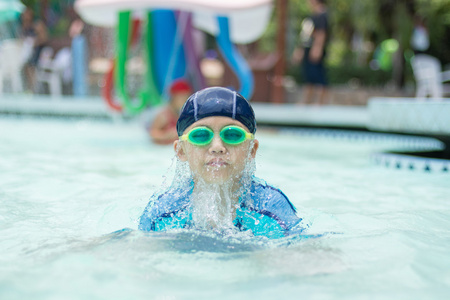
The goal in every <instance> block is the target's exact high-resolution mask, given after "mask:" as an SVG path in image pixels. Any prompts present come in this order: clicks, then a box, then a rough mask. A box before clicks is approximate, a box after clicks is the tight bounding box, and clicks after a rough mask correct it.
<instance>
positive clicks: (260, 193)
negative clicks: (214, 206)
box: [139, 178, 308, 239]
mask: <svg viewBox="0 0 450 300" xmlns="http://www.w3.org/2000/svg"><path fill="white" fill-rule="evenodd" d="M192 191H193V184H191V186H190V188H187V189H184V190H183V189H180V188H178V189H177V188H169V189H168V190H167V191H166V192H164V193H163V194H161V195H159V196H158V197H155V199H154V200H153V201H150V202H149V204H148V205H147V207H146V208H145V210H144V213H143V214H142V216H141V218H140V222H139V229H140V230H142V231H167V230H170V229H180V228H195V224H194V222H193V220H192V213H191V205H190V196H191V194H192ZM247 198H250V199H249V200H246V201H242V200H240V201H239V204H240V206H239V208H237V209H236V218H235V219H234V221H233V224H234V226H235V227H236V228H237V229H239V230H240V231H248V230H250V231H251V232H252V233H253V235H254V236H265V237H268V238H272V239H276V238H281V237H284V236H287V235H290V234H292V233H300V232H302V231H303V230H304V229H306V228H307V227H308V225H307V224H306V223H305V222H303V220H302V219H301V218H299V217H298V216H297V214H296V209H295V208H294V206H293V205H292V203H291V202H290V201H289V199H288V198H287V197H286V196H285V195H284V194H283V192H281V191H280V190H279V189H276V188H274V187H272V186H270V185H268V184H266V183H265V182H263V181H261V180H259V179H257V178H253V180H252V182H251V185H250V193H249V197H247Z"/></svg>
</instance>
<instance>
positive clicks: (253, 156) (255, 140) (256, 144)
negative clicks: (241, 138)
mask: <svg viewBox="0 0 450 300" xmlns="http://www.w3.org/2000/svg"><path fill="white" fill-rule="evenodd" d="M258 148H259V141H258V140H257V139H254V140H253V147H252V149H251V150H250V155H251V157H252V158H255V156H256V152H257V151H258Z"/></svg>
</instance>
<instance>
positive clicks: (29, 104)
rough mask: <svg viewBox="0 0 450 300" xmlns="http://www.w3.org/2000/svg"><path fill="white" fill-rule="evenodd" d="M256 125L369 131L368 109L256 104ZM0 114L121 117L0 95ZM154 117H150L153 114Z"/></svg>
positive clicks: (74, 101)
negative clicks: (367, 129)
mask: <svg viewBox="0 0 450 300" xmlns="http://www.w3.org/2000/svg"><path fill="white" fill-rule="evenodd" d="M252 106H253V108H254V110H255V114H256V117H257V122H258V123H259V124H261V125H281V126H312V127H333V128H346V129H351V128H354V129H366V128H367V122H368V111H367V107H366V106H339V105H327V106H317V105H298V104H271V103H259V102H253V103H252ZM0 114H12V115H42V116H67V117H93V118H104V119H112V118H116V117H118V114H117V113H114V112H112V111H111V110H110V109H108V107H107V106H106V104H105V102H104V101H103V99H101V98H100V97H85V98H75V97H70V96H64V97H59V98H51V97H49V96H45V95H42V96H41V95H19V96H17V95H8V94H3V95H0ZM150 115H151V114H150Z"/></svg>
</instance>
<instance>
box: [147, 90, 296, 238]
mask: <svg viewBox="0 0 450 300" xmlns="http://www.w3.org/2000/svg"><path fill="white" fill-rule="evenodd" d="M177 132H178V136H179V139H178V140H176V141H175V142H174V149H175V153H176V156H177V158H178V160H179V162H180V166H181V167H180V168H181V169H182V168H183V167H184V168H185V171H184V172H182V170H181V171H180V170H179V171H180V172H178V174H177V175H176V176H175V180H174V182H173V183H172V186H171V187H170V188H169V189H168V190H167V191H166V192H164V193H163V194H162V195H159V196H157V197H155V198H154V199H153V201H150V203H149V204H148V206H147V208H146V209H145V211H144V213H143V214H142V216H141V218H140V224H139V229H140V230H143V231H165V230H169V229H176V228H200V229H207V230H210V229H213V230H216V231H228V230H235V231H245V232H248V233H251V234H253V235H255V236H266V237H268V238H280V237H283V236H286V235H288V234H289V233H293V232H301V231H302V230H303V229H304V224H303V223H302V219H300V218H299V217H297V215H296V212H295V208H294V207H293V205H292V204H291V202H290V201H289V200H288V199H287V197H286V196H285V195H284V194H283V193H282V192H281V191H280V190H278V189H275V188H273V187H271V186H269V185H267V184H265V183H263V182H260V181H259V180H257V179H256V178H255V177H254V176H253V173H254V170H255V162H254V159H255V155H256V152H257V150H258V147H259V142H258V140H256V139H255V136H254V134H255V132H256V121H255V115H254V112H253V109H252V108H251V106H250V104H249V103H248V101H247V100H246V99H244V98H243V97H242V96H241V95H239V94H237V93H236V92H234V91H231V90H229V89H226V88H221V87H212V88H206V89H203V90H201V91H198V92H196V93H195V94H193V95H191V96H190V97H189V98H188V100H187V101H186V103H185V104H184V106H183V108H182V110H181V114H180V117H179V119H178V122H177Z"/></svg>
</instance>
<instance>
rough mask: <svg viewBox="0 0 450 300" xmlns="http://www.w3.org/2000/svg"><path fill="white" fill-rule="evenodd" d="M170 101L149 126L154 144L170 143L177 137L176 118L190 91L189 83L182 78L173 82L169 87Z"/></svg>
mask: <svg viewBox="0 0 450 300" xmlns="http://www.w3.org/2000/svg"><path fill="white" fill-rule="evenodd" d="M169 93H170V101H169V103H168V105H167V106H166V107H164V108H163V109H162V110H161V111H160V112H159V113H158V114H157V115H156V117H155V119H154V120H153V123H152V124H151V126H150V128H149V135H150V137H151V139H152V141H153V142H154V143H156V144H163V145H167V144H172V143H173V142H174V141H175V140H177V139H178V134H177V128H176V126H177V120H178V116H179V114H180V110H181V108H182V107H183V105H184V103H185V102H186V100H187V98H188V97H189V96H190V95H191V93H192V88H191V86H190V85H189V83H188V82H187V81H185V80H183V79H179V80H176V81H174V82H173V84H172V86H171V87H170V91H169Z"/></svg>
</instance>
